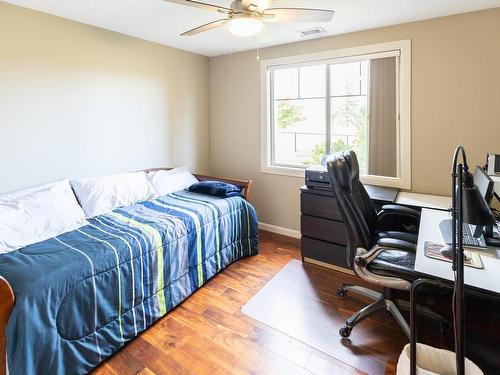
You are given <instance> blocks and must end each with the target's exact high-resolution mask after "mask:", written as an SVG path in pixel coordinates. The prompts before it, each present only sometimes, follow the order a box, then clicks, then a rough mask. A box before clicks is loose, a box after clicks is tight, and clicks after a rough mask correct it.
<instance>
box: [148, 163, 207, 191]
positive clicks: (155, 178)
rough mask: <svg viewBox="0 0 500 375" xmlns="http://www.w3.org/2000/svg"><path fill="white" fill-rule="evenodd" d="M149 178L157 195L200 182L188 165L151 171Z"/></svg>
mask: <svg viewBox="0 0 500 375" xmlns="http://www.w3.org/2000/svg"><path fill="white" fill-rule="evenodd" d="M148 180H149V182H150V183H151V185H153V188H154V190H155V193H156V195H157V196H160V195H166V194H170V193H173V192H176V191H179V190H184V189H186V188H188V187H190V186H191V185H192V184H195V183H197V182H198V180H197V179H196V177H194V176H193V175H192V174H191V172H190V171H189V169H188V168H187V167H179V168H174V169H170V170H168V171H166V170H160V171H156V172H149V173H148Z"/></svg>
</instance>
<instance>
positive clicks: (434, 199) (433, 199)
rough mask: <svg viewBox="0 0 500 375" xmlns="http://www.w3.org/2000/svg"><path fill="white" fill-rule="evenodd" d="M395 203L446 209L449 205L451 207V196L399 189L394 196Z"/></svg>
mask: <svg viewBox="0 0 500 375" xmlns="http://www.w3.org/2000/svg"><path fill="white" fill-rule="evenodd" d="M396 204H402V205H405V206H414V207H425V208H434V209H436V210H447V209H448V208H449V207H451V197H444V196H441V195H428V194H419V193H408V192H405V191H401V192H400V193H399V194H398V197H397V198H396Z"/></svg>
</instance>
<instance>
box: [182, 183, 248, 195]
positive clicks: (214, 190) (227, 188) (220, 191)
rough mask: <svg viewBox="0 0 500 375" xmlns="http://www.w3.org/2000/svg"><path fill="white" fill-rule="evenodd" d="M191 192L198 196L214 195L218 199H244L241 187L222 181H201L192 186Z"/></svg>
mask: <svg viewBox="0 0 500 375" xmlns="http://www.w3.org/2000/svg"><path fill="white" fill-rule="evenodd" d="M188 190H189V191H191V192H193V193H198V194H206V195H213V196H216V197H242V196H243V195H242V194H241V191H242V190H243V188H242V187H241V186H237V185H233V184H228V183H227V182H220V181H200V182H197V183H196V184H193V185H191V186H190V187H189V188H188Z"/></svg>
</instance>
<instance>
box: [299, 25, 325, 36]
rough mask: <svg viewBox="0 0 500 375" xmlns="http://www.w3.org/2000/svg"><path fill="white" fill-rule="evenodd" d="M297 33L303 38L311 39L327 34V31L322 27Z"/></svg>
mask: <svg viewBox="0 0 500 375" xmlns="http://www.w3.org/2000/svg"><path fill="white" fill-rule="evenodd" d="M297 33H298V34H299V35H300V36H301V37H302V38H309V37H312V36H316V35H319V34H324V33H326V30H325V29H323V28H322V27H313V28H312V29H307V30H301V31H297Z"/></svg>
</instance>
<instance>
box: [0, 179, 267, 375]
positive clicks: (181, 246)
mask: <svg viewBox="0 0 500 375" xmlns="http://www.w3.org/2000/svg"><path fill="white" fill-rule="evenodd" d="M197 178H198V179H200V180H203V179H209V177H206V176H197ZM219 180H224V181H227V182H233V183H238V184H240V185H243V186H244V187H245V198H248V194H249V191H250V182H249V181H234V180H228V179H219ZM245 198H242V197H231V198H219V197H213V196H207V195H201V194H196V193H191V192H189V191H179V192H175V193H172V194H168V195H165V196H161V197H158V198H157V199H154V200H150V201H146V202H140V203H137V204H134V205H131V206H127V207H122V208H118V209H116V210H114V211H112V212H111V213H108V214H105V215H101V216H97V217H95V218H92V219H89V220H88V225H85V226H83V227H81V228H79V229H77V230H74V231H71V232H67V233H64V234H62V235H59V236H57V237H54V238H51V239H49V240H46V241H43V242H40V243H37V244H33V245H30V246H27V247H25V248H22V249H20V250H18V251H15V252H12V253H9V254H5V255H1V258H0V260H1V262H0V275H1V277H0V301H1V304H0V332H1V333H0V335H1V336H0V351H2V352H1V353H0V354H1V358H2V360H4V359H6V361H5V362H6V363H0V365H1V370H0V371H3V372H10V373H11V374H34V373H36V374H67V373H72V374H84V373H88V372H89V371H90V370H92V369H93V368H94V367H96V366H97V365H98V364H99V363H101V362H102V361H103V360H104V359H106V358H107V357H109V356H110V355H112V354H113V353H115V352H116V351H117V350H119V349H120V348H121V347H122V346H123V345H124V344H125V343H126V342H128V341H130V340H132V339H133V338H134V337H136V336H137V335H138V334H140V333H141V332H142V331H144V330H145V329H147V328H148V327H149V326H151V325H152V324H153V323H154V322H155V321H156V320H158V319H159V318H160V317H162V316H164V315H165V314H167V313H168V312H169V311H170V310H172V309H173V308H175V307H176V306H177V305H178V304H180V303H181V302H182V301H183V300H184V299H185V298H187V297H188V296H189V295H190V294H192V293H193V292H194V291H195V290H197V289H198V288H200V287H201V286H202V285H203V284H204V283H205V282H206V281H207V280H208V279H210V278H211V277H213V276H214V275H216V274H217V273H218V272H220V271H221V270H222V269H223V268H224V267H226V266H227V265H229V264H230V263H232V262H234V261H236V260H238V259H241V258H243V257H246V256H251V255H255V254H257V252H258V229H257V216H256V213H255V210H254V209H253V207H252V206H251V205H250V204H249V203H248V202H247V200H246V199H245ZM5 354H6V355H5ZM2 362H3V361H2Z"/></svg>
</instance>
